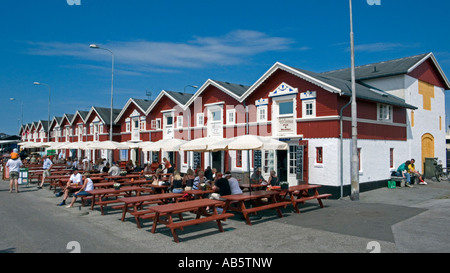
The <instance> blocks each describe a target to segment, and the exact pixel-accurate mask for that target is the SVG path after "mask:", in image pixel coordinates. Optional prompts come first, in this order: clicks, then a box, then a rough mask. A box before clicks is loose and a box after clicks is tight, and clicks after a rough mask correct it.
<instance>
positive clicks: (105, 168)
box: [101, 162, 109, 173]
mask: <svg viewBox="0 0 450 273" xmlns="http://www.w3.org/2000/svg"><path fill="white" fill-rule="evenodd" d="M101 172H102V173H107V172H109V162H106V165H105V166H103V167H102V169H101Z"/></svg>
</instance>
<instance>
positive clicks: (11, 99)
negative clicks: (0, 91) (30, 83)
mask: <svg viewBox="0 0 450 273" xmlns="http://www.w3.org/2000/svg"><path fill="white" fill-rule="evenodd" d="M9 100H10V101H15V100H16V98H9ZM22 126H23V101H22V100H21V101H20V127H22Z"/></svg>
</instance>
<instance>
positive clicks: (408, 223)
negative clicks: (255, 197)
mask: <svg viewBox="0 0 450 273" xmlns="http://www.w3.org/2000/svg"><path fill="white" fill-rule="evenodd" d="M427 182H428V185H414V187H413V188H399V187H397V188H396V189H389V188H387V187H383V188H379V189H376V190H371V191H367V192H361V193H360V198H359V199H360V200H359V201H351V200H350V199H349V198H348V197H345V198H343V199H340V200H324V201H323V203H324V205H325V207H324V208H320V207H319V206H318V204H317V201H315V200H311V201H307V202H306V203H305V204H303V205H299V208H300V211H301V213H300V214H296V213H294V211H293V210H292V206H288V207H287V208H286V209H283V210H282V211H283V217H282V218H279V217H278V216H277V214H276V212H275V211H273V210H269V211H263V212H259V213H258V216H260V219H255V220H253V221H252V223H253V225H252V226H248V225H246V224H245V222H244V220H242V219H241V215H240V214H235V216H234V217H231V218H229V219H228V220H227V221H225V222H223V227H224V229H225V232H222V233H221V232H219V231H218V229H217V225H216V223H214V222H210V223H205V224H201V225H196V226H190V227H185V228H184V230H183V231H178V235H179V238H180V243H178V244H177V243H175V242H174V241H173V238H172V234H171V232H170V230H169V229H167V228H165V227H162V226H158V229H157V232H156V233H151V231H150V230H151V222H150V221H149V220H147V221H144V222H143V227H142V228H141V229H138V228H137V227H136V223H135V220H134V217H130V218H127V219H126V220H125V221H124V222H121V221H120V218H121V211H120V210H114V209H112V208H111V206H109V207H108V208H107V209H106V214H105V215H101V213H100V210H99V209H97V208H96V209H94V210H91V209H90V207H89V206H86V207H82V206H81V204H80V202H79V201H77V202H76V203H75V205H74V208H65V207H59V206H57V204H58V203H60V201H61V200H62V197H56V196H55V195H54V193H53V190H51V191H50V190H49V189H48V185H47V186H44V188H43V189H40V190H38V189H37V187H36V184H35V183H32V184H31V185H30V186H29V187H27V186H25V185H21V186H20V193H15V192H13V193H10V192H9V182H8V181H1V180H0V219H1V224H0V234H1V238H0V253H69V252H72V251H74V252H81V253H368V252H381V253H448V252H450V229H449V228H448V227H449V226H450V225H449V224H450V183H449V182H448V181H446V182H436V181H432V180H429V181H427ZM386 184H387V183H386ZM386 186H387V185H386ZM320 193H325V192H320ZM68 201H70V198H69V200H68ZM184 215H186V216H185V218H189V217H192V216H190V215H189V214H184ZM184 215H183V216H184Z"/></svg>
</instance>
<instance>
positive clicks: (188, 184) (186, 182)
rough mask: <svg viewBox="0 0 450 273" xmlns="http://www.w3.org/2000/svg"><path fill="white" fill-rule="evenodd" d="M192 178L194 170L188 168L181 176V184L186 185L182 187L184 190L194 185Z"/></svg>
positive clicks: (193, 177) (190, 188)
mask: <svg viewBox="0 0 450 273" xmlns="http://www.w3.org/2000/svg"><path fill="white" fill-rule="evenodd" d="M194 179H195V175H194V170H192V169H191V168H189V169H188V170H187V172H186V174H185V175H184V176H183V184H184V185H186V186H185V187H184V190H186V191H188V190H192V187H193V185H194Z"/></svg>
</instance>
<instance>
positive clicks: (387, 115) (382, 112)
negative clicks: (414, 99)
mask: <svg viewBox="0 0 450 273" xmlns="http://www.w3.org/2000/svg"><path fill="white" fill-rule="evenodd" d="M378 120H379V121H390V122H392V106H391V105H387V104H381V103H380V104H378Z"/></svg>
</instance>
